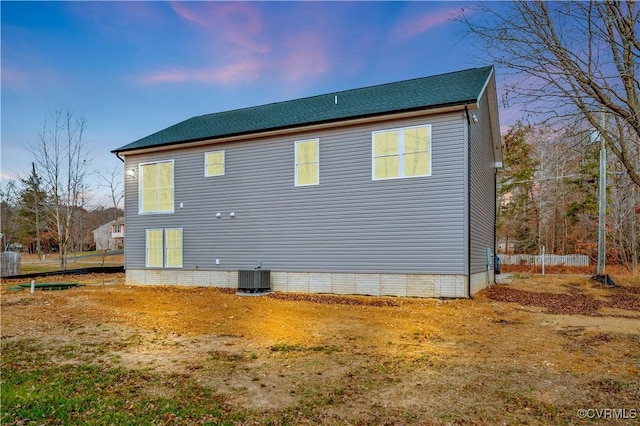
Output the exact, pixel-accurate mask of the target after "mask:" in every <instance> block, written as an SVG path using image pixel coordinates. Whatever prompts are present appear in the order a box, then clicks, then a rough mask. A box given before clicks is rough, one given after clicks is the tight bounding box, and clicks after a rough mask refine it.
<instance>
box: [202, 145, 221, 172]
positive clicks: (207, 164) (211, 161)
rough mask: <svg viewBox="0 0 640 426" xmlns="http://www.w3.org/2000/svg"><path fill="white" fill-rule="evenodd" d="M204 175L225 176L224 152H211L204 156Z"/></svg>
mask: <svg viewBox="0 0 640 426" xmlns="http://www.w3.org/2000/svg"><path fill="white" fill-rule="evenodd" d="M204 175H205V176H222V175H224V151H211V152H205V154H204Z"/></svg>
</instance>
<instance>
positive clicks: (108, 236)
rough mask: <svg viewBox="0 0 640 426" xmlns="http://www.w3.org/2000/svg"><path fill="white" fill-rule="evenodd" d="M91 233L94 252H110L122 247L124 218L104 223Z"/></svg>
mask: <svg viewBox="0 0 640 426" xmlns="http://www.w3.org/2000/svg"><path fill="white" fill-rule="evenodd" d="M92 232H93V241H95V243H96V250H112V249H116V248H120V249H121V248H123V247H124V217H119V218H118V219H117V220H112V221H111V222H109V223H105V224H104V225H102V226H100V227H99V228H97V229H94V230H93V231H92Z"/></svg>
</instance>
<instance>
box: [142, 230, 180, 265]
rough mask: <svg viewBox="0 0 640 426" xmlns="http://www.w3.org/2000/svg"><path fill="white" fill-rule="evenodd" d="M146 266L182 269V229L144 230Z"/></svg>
mask: <svg viewBox="0 0 640 426" xmlns="http://www.w3.org/2000/svg"><path fill="white" fill-rule="evenodd" d="M145 246H146V252H147V255H146V266H147V267H148V268H163V267H164V268H182V228H166V229H147V230H146V242H145Z"/></svg>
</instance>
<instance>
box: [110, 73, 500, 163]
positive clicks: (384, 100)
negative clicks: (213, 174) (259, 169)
mask: <svg viewBox="0 0 640 426" xmlns="http://www.w3.org/2000/svg"><path fill="white" fill-rule="evenodd" d="M492 69H493V68H492V67H490V66H489V67H483V68H473V69H468V70H464V71H457V72H452V73H448V74H441V75H436V76H431V77H422V78H416V79H413V80H405V81H399V82H395V83H388V84H381V85H378V86H370V87H364V88H360V89H352V90H345V91H341V92H334V93H328V94H324V95H318V96H312V97H308V98H302V99H294V100H290V101H284V102H277V103H272V104H267V105H260V106H254V107H249V108H242V109H236V110H232V111H224V112H218V113H213V114H207V115H201V116H198V117H193V118H190V119H188V120H185V121H182V122H180V123H178V124H175V125H173V126H171V127H167V128H166V129H164V130H161V131H159V132H157V133H154V134H152V135H149V136H147V137H144V138H142V139H139V140H137V141H135V142H132V143H130V144H128V145H124V146H122V147H120V148H118V149H115V150H113V151H112V152H114V153H119V152H126V151H132V150H136V149H142V148H151V147H158V146H166V145H173V144H179V143H183V142H193V141H198V140H205V139H215V138H220V137H225V136H236V135H242V134H249V133H257V132H261V131H267V130H277V129H285V128H293V127H297V126H303V125H309V124H320V123H327V122H333V121H341V120H347V119H353V118H361V117H369V116H375V115H380V114H388V113H393V112H403V111H411V110H418V109H429V108H437V107H444V106H451V105H463V104H465V103H472V102H476V101H477V100H478V98H479V96H480V94H481V92H482V90H483V88H484V87H485V84H486V82H487V79H488V78H489V76H490V75H491V72H492ZM336 97H337V104H336V102H335V101H336Z"/></svg>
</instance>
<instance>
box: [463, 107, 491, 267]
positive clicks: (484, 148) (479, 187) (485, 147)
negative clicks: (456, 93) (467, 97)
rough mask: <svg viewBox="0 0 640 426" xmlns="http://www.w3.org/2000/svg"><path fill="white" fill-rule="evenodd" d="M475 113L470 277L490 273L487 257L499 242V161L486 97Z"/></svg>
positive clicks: (471, 147) (471, 179)
mask: <svg viewBox="0 0 640 426" xmlns="http://www.w3.org/2000/svg"><path fill="white" fill-rule="evenodd" d="M473 113H475V114H476V116H477V117H478V122H477V123H473V122H472V123H471V125H470V138H469V154H470V162H469V166H470V172H469V180H470V191H469V193H470V194H469V195H470V209H471V217H470V220H469V226H470V267H471V271H470V274H474V273H478V272H482V271H486V269H487V267H486V265H487V255H486V249H487V248H489V250H490V253H491V254H493V252H494V240H495V199H496V193H495V180H494V179H495V159H494V156H493V144H492V143H491V130H490V122H489V108H488V104H487V100H486V97H483V98H482V100H481V102H480V108H479V109H477V110H474V111H473Z"/></svg>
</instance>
